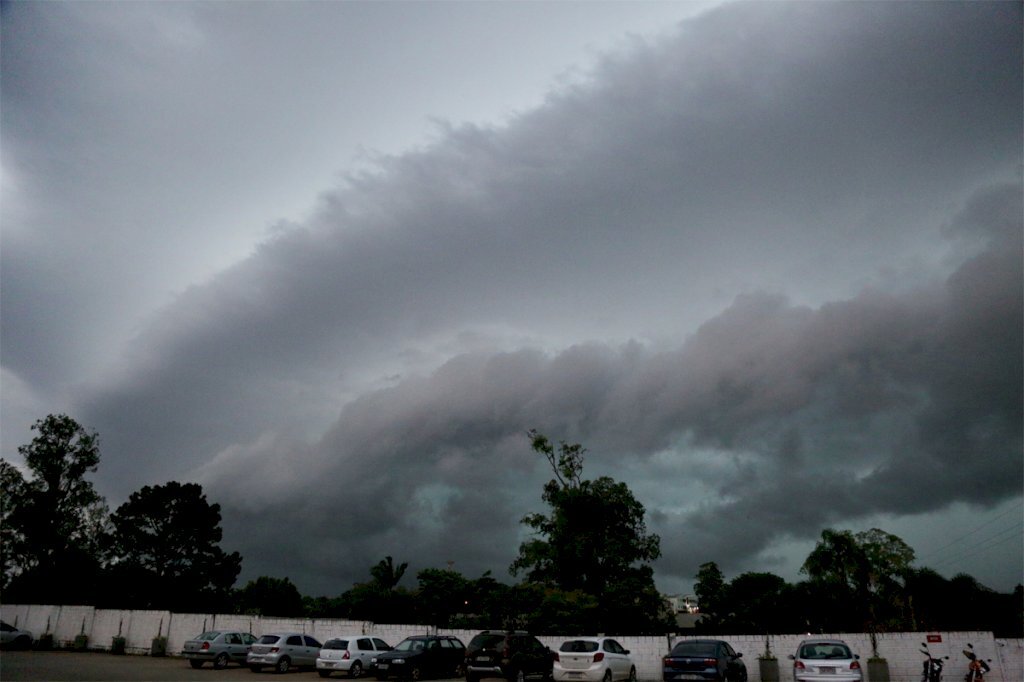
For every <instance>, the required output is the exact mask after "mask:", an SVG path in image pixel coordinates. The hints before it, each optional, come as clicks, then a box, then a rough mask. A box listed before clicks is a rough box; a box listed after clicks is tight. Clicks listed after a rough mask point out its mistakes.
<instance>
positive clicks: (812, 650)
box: [789, 639, 863, 682]
mask: <svg viewBox="0 0 1024 682" xmlns="http://www.w3.org/2000/svg"><path fill="white" fill-rule="evenodd" d="M789 658H790V659H791V660H792V661H793V679H794V680H796V681H797V682H818V681H820V680H833V681H834V682H860V681H861V680H862V679H863V674H862V670H861V667H860V656H858V655H857V654H855V653H853V651H851V650H850V647H849V646H848V645H847V644H846V642H844V641H843V640H841V639H805V640H804V641H802V642H800V645H799V646H798V647H797V648H796V654H793V655H790V657H789Z"/></svg>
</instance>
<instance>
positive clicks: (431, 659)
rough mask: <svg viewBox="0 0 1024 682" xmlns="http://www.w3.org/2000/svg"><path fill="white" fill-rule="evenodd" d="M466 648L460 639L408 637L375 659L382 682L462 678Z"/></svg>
mask: <svg viewBox="0 0 1024 682" xmlns="http://www.w3.org/2000/svg"><path fill="white" fill-rule="evenodd" d="M465 662H466V645H465V644H463V643H462V641H461V640H460V639H459V638H457V637H446V636H437V635H422V636H418V637H406V638H405V639H403V640H402V641H401V642H399V643H398V646H396V647H395V648H394V649H392V650H391V651H384V652H382V653H379V654H377V655H376V656H374V658H373V667H374V671H375V673H376V675H377V679H378V680H386V679H388V678H389V677H397V678H398V679H400V680H422V679H425V678H427V677H462V674H463V671H464V667H463V666H464V665H465Z"/></svg>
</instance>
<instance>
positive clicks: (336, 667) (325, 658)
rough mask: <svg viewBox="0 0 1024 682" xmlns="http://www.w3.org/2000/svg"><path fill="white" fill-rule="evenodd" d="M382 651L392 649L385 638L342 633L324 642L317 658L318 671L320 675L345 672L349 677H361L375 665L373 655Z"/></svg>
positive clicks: (326, 675) (328, 675)
mask: <svg viewBox="0 0 1024 682" xmlns="http://www.w3.org/2000/svg"><path fill="white" fill-rule="evenodd" d="M382 651H391V647H390V646H389V645H388V643H387V642H385V641H384V640H383V639H377V638H376V637H367V636H366V635H340V636H338V637H331V638H330V639H329V640H327V641H326V642H324V646H323V648H322V649H320V655H319V656H317V659H316V671H317V672H318V673H320V677H330V675H331V673H334V672H338V673H345V674H346V675H348V676H349V677H361V676H362V675H363V673H367V672H370V670H371V668H372V667H373V663H372V661H373V657H374V656H376V655H377V654H379V653H380V652H382Z"/></svg>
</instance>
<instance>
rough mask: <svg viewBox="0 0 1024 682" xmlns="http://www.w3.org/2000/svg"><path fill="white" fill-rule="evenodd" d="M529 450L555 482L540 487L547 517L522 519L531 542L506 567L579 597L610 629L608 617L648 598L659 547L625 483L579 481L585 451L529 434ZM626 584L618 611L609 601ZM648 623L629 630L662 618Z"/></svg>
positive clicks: (658, 618) (654, 618)
mask: <svg viewBox="0 0 1024 682" xmlns="http://www.w3.org/2000/svg"><path fill="white" fill-rule="evenodd" d="M529 435H530V442H531V446H532V447H533V449H534V450H535V451H536V452H538V453H540V454H542V455H544V457H545V458H546V459H547V461H548V463H549V465H550V466H551V469H552V472H553V473H554V476H555V477H554V478H553V479H552V480H550V481H548V483H546V484H545V485H544V491H543V494H542V499H543V500H544V502H546V503H547V504H548V507H549V508H550V512H549V513H548V514H540V513H537V514H529V515H527V516H525V517H524V518H523V519H522V523H524V524H525V525H527V526H529V527H530V528H532V529H533V530H534V533H535V537H534V538H533V539H531V540H528V541H527V542H524V543H523V544H522V545H520V548H519V556H518V557H517V558H516V560H515V561H514V562H513V563H512V565H511V567H510V569H509V570H510V571H511V573H512V574H513V575H517V574H519V573H525V575H526V579H527V580H529V581H531V582H534V583H539V584H541V585H546V586H549V587H557V588H559V589H561V590H564V591H566V592H573V591H576V590H581V591H583V592H585V593H586V594H589V595H592V596H594V597H596V598H597V599H598V602H599V603H600V604H601V606H602V609H604V612H603V614H602V617H603V618H604V619H606V620H608V621H609V622H607V625H608V626H609V627H610V626H611V625H612V624H613V623H612V622H611V621H610V619H611V616H612V611H613V610H614V611H616V612H618V611H619V610H621V608H623V607H624V606H628V605H632V606H633V607H637V606H639V604H637V603H634V602H635V601H636V600H641V601H647V595H648V594H649V591H650V590H653V586H654V581H653V573H652V572H651V571H650V567H649V566H648V565H647V562H650V561H653V560H655V559H657V558H658V557H659V556H660V555H661V549H660V539H659V538H658V536H657V535H655V534H653V533H648V532H647V525H646V523H645V522H644V506H643V505H642V504H641V503H640V502H639V501H638V500H637V499H636V498H635V497H633V493H632V492H631V491H630V490H629V488H628V487H627V486H626V484H624V483H619V482H616V481H614V480H612V479H611V478H609V477H607V476H602V477H600V478H597V479H594V480H587V479H584V478H583V457H584V455H585V453H586V450H585V449H584V448H583V447H582V446H581V445H579V444H568V443H565V442H564V441H563V442H561V443H560V444H559V446H558V448H557V450H556V448H555V446H554V445H552V443H551V442H550V441H549V440H548V439H547V437H546V436H544V435H543V434H540V433H538V432H537V431H531V432H530V434H529ZM624 583H629V584H630V585H631V586H632V589H631V594H632V595H633V597H632V598H631V599H629V600H628V601H627V604H622V603H620V601H619V598H621V597H622V595H621V594H618V593H617V594H615V595H614V596H615V599H613V598H611V597H612V595H611V594H610V592H613V591H616V585H621V584H624ZM649 617H650V618H651V622H648V623H646V624H642V625H641V624H634V630H635V631H636V629H637V628H639V629H640V630H645V629H650V628H653V629H658V628H660V627H661V625H660V623H661V622H662V620H663V614H662V613H660V612H658V611H657V610H656V612H655V613H653V614H649Z"/></svg>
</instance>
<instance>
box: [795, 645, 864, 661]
mask: <svg viewBox="0 0 1024 682" xmlns="http://www.w3.org/2000/svg"><path fill="white" fill-rule="evenodd" d="M800 658H805V659H811V660H813V659H825V658H853V656H852V655H851V654H850V648H849V647H847V646H846V645H845V644H840V643H837V644H833V643H831V642H828V643H822V642H818V643H817V644H804V645H803V646H802V647H800Z"/></svg>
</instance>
